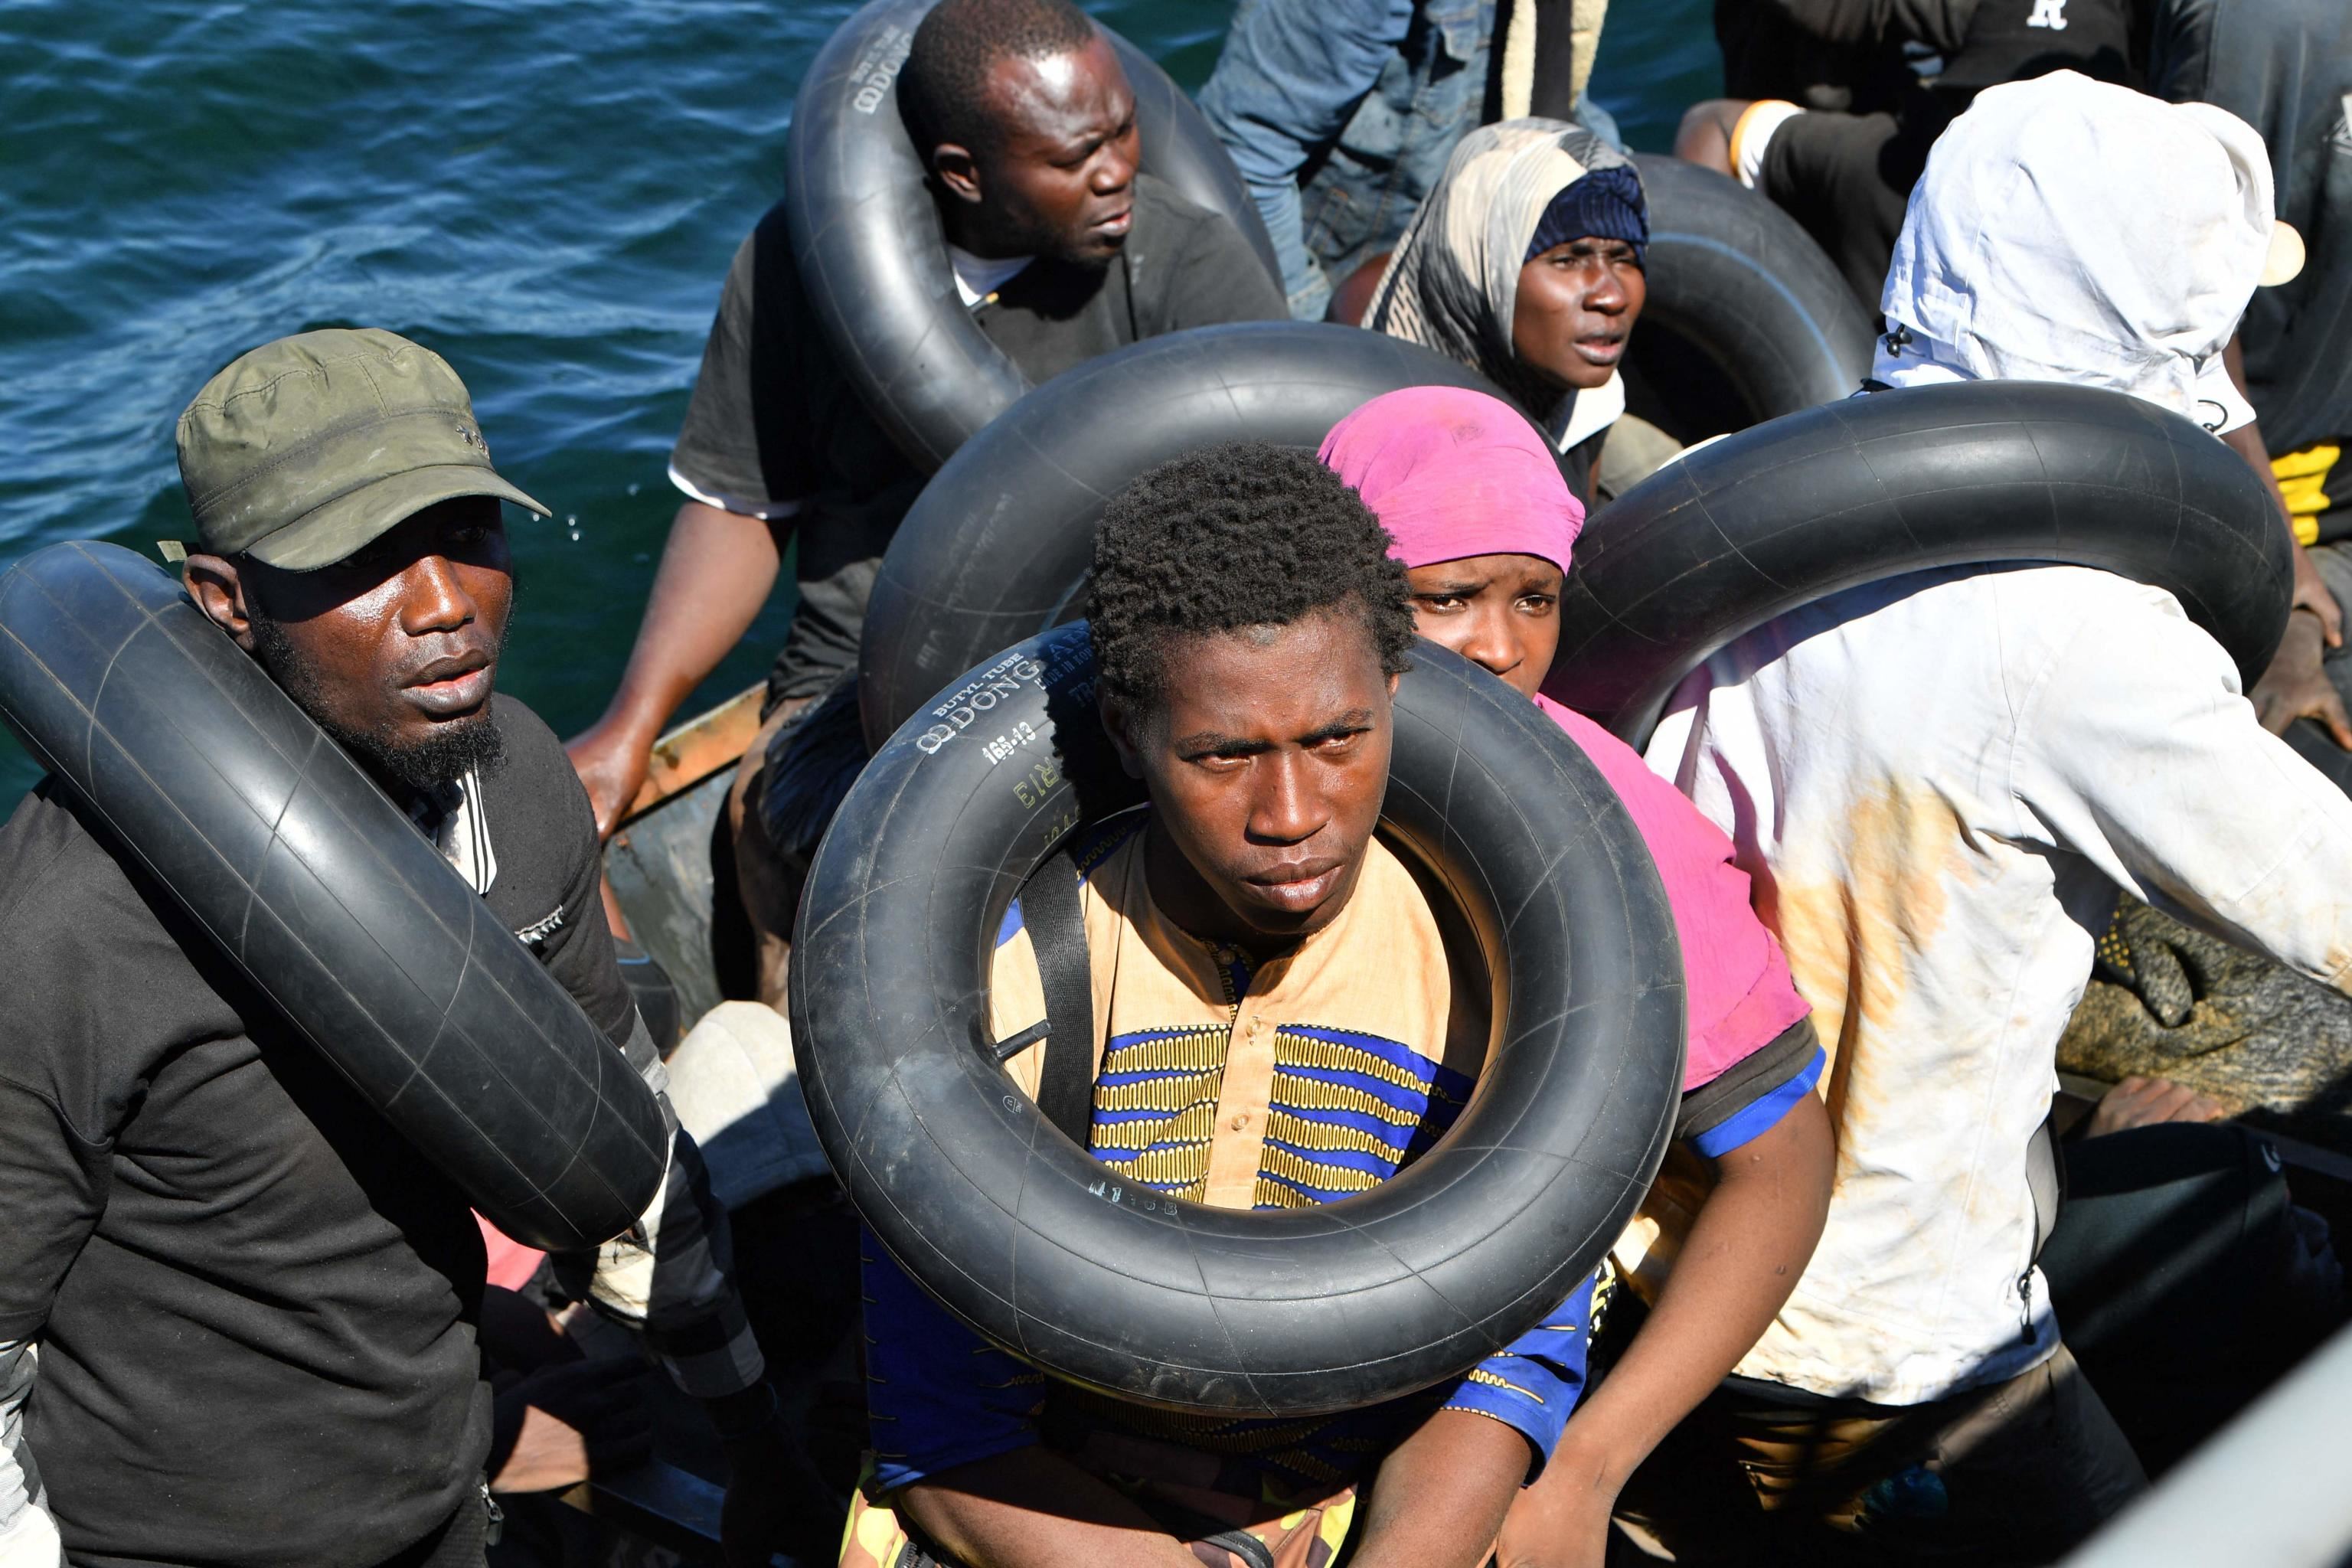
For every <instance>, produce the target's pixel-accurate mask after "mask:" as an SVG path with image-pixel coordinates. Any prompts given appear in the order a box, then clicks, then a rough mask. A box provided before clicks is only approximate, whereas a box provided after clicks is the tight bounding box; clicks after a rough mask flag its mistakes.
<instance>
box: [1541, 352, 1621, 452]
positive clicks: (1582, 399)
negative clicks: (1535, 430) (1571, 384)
mask: <svg viewBox="0 0 2352 1568" xmlns="http://www.w3.org/2000/svg"><path fill="white" fill-rule="evenodd" d="M1624 412H1625V378H1624V377H1623V376H1622V375H1619V374H1617V373H1616V372H1615V371H1613V370H1612V371H1611V372H1610V373H1609V379H1608V380H1607V381H1604V382H1602V383H1601V384H1600V385H1599V386H1595V387H1589V388H1587V389H1586V390H1584V391H1582V392H1571V393H1570V394H1569V395H1568V396H1567V397H1566V398H1564V399H1562V400H1561V402H1560V405H1559V408H1558V409H1556V410H1555V411H1554V412H1553V414H1552V418H1551V425H1550V431H1549V433H1550V435H1551V437H1552V445H1553V446H1555V447H1558V448H1559V450H1561V451H1563V452H1565V451H1567V450H1568V449H1569V448H1570V447H1573V446H1575V445H1576V444H1577V443H1578V442H1580V441H1582V440H1585V439H1587V438H1588V437H1591V435H1592V434H1593V432H1595V431H1597V430H1604V429H1606V428H1608V427H1609V426H1612V425H1614V424H1615V423H1617V420H1618V416H1621V415H1622V414H1623V413H1624Z"/></svg>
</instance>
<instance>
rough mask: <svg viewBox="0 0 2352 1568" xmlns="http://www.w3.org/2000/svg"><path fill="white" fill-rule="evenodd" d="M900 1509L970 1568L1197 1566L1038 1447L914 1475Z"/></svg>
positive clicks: (1080, 1473)
mask: <svg viewBox="0 0 2352 1568" xmlns="http://www.w3.org/2000/svg"><path fill="white" fill-rule="evenodd" d="M897 1508H898V1512H899V1513H900V1514H901V1515H902V1516H903V1517H904V1518H906V1519H907V1520H908V1521H911V1522H912V1523H913V1524H914V1525H915V1526H916V1527H917V1528H918V1529H919V1530H921V1531H923V1533H925V1534H926V1535H929V1537H931V1539H932V1540H934V1541H936V1542H938V1543H939V1544H940V1545H941V1546H943V1547H945V1548H946V1549H947V1551H948V1552H949V1554H950V1556H952V1557H954V1558H955V1560H956V1561H957V1562H959V1563H965V1564H967V1565H968V1568H1065V1565H1066V1568H1097V1564H1100V1563H1122V1564H1124V1563H1135V1564H1137V1565H1138V1568H1200V1563H1199V1560H1198V1559H1196V1558H1195V1557H1194V1556H1193V1555H1192V1552H1191V1550H1190V1549H1189V1548H1187V1547H1186V1546H1184V1545H1183V1544H1182V1543H1181V1542H1179V1541H1177V1540H1176V1538H1175V1537H1173V1536H1171V1535H1170V1534H1169V1533H1168V1532H1167V1531H1164V1530H1161V1529H1160V1527H1159V1526H1158V1525H1157V1524H1155V1523H1153V1522H1152V1521H1151V1518H1150V1515H1148V1514H1146V1513H1145V1512H1144V1511H1143V1510H1141V1509H1140V1508H1138V1507H1137V1506H1136V1505H1135V1504H1134V1503H1132V1502H1130V1501H1129V1500H1128V1499H1126V1498H1125V1497H1122V1496H1121V1495H1120V1494H1119V1493H1118V1491H1116V1490H1114V1489H1112V1488H1111V1487H1109V1486H1108V1485H1107V1484H1105V1483H1104V1482H1102V1481H1099V1480H1097V1479H1095V1478H1094V1477H1092V1476H1090V1475H1088V1474H1087V1472H1086V1471H1084V1470H1082V1469H1080V1468H1077V1466H1076V1465H1074V1464H1072V1463H1070V1462H1069V1461H1068V1460H1067V1459H1065V1458H1062V1457H1061V1456H1060V1455H1058V1454H1055V1453H1054V1452H1052V1451H1051V1450H1050V1449H1046V1448H1041V1447H1034V1446H1032V1447H1025V1448H1015V1449H1013V1451H1012V1452H1010V1453H1006V1454H998V1455H995V1456H993V1457H992V1458H986V1459H981V1460H977V1461H975V1462H973V1463H971V1464H969V1465H959V1466H957V1467H956V1468H954V1469H951V1470H947V1471H944V1472H942V1473H941V1474H940V1476H938V1477H937V1478H935V1479H927V1480H922V1481H918V1482H916V1483H915V1484H914V1485H913V1486H910V1487H908V1488H907V1489H905V1490H903V1491H901V1492H900V1493H899V1494H898V1502H897Z"/></svg>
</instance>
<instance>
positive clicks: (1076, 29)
mask: <svg viewBox="0 0 2352 1568" xmlns="http://www.w3.org/2000/svg"><path fill="white" fill-rule="evenodd" d="M1096 37H1097V33H1096V31H1095V25H1094V23H1093V22H1091V21H1089V20H1088V19H1087V14H1086V13H1085V12H1084V11H1081V10H1079V9H1078V8H1077V7H1076V5H1072V4H1070V0H940V4H939V5H934V6H933V7H931V9H930V12H929V14H928V15H927V16H924V17H923V19H922V21H920V22H919V23H918V24H917V25H916V26H915V37H914V40H913V42H911V43H910V44H909V45H908V48H907V62H906V64H904V65H902V66H900V67H899V68H898V115H899V118H900V119H902V120H904V121H906V123H907V132H908V135H910V136H911V137H913V138H914V141H915V146H916V150H917V152H919V153H920V154H921V155H922V160H923V163H925V165H926V166H928V165H929V163H930V161H931V149H933V148H934V147H937V146H938V145H939V144H940V142H957V143H959V144H960V145H961V146H964V147H967V148H971V149H974V150H984V149H988V148H992V147H994V146H995V145H996V144H997V142H998V140H999V134H998V127H997V124H996V121H995V117H994V116H993V115H992V114H991V113H990V111H989V107H988V77H989V73H990V72H991V71H992V70H994V69H995V68H996V62H997V61H999V60H1001V59H1003V58H1006V57H1007V56H1017V57H1019V58H1023V59H1032V60H1040V59H1050V58H1053V57H1055V56H1056V55H1066V54H1072V53H1075V52H1076V51H1077V50H1079V49H1083V48H1085V47H1087V45H1089V44H1091V43H1093V42H1094V41H1095V38H1096Z"/></svg>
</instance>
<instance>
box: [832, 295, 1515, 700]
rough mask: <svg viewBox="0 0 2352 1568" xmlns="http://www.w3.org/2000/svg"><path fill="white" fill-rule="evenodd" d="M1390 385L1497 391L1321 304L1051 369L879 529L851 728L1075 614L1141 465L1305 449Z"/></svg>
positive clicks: (922, 696) (1442, 360) (1433, 355)
mask: <svg viewBox="0 0 2352 1568" xmlns="http://www.w3.org/2000/svg"><path fill="white" fill-rule="evenodd" d="M1406 386H1466V387H1469V388H1471V389H1473V390H1474V391H1478V392H1484V393H1486V394H1488V395H1496V396H1499V395H1500V394H1498V393H1496V391H1495V388H1494V387H1493V385H1492V384H1490V383H1488V382H1487V381H1486V379H1485V378H1484V377H1483V376H1481V375H1479V374H1477V372H1475V371H1473V370H1470V369H1468V368H1467V367H1465V366H1463V365H1459V364H1456V363H1454V362H1453V361H1452V360H1450V359H1447V358H1445V357H1444V355H1442V354H1436V353H1431V352H1430V351H1429V350H1427V349H1424V348H1422V347H1420V346H1419V345H1417V344H1413V343H1408V342H1403V341H1402V340H1401V339H1397V338H1391V337H1383V336H1381V334H1380V333H1378V332H1367V331H1358V330H1357V329H1355V328H1353V327H1339V326H1330V325H1327V324H1325V323H1323V322H1320V321H1316V322H1307V321H1245V322H1240V323H1236V324H1234V325H1232V326H1223V327H1202V328H1197V329H1195V330H1193V331H1186V332H1171V333H1170V334H1169V335H1168V336H1166V337H1161V338H1153V339H1151V340H1150V341H1149V342H1140V343H1135V344H1132V345H1130V346H1129V347H1127V348H1124V349H1121V350H1119V351H1118V353H1109V354H1105V355H1103V356H1102V357H1101V358H1100V359H1096V360H1089V361H1088V362H1087V363H1085V364H1082V365H1079V366H1077V367H1076V368H1075V369H1073V370H1068V371H1065V372H1064V373H1063V374H1060V375H1057V376H1055V378H1054V379H1053V380H1052V381H1050V382H1048V383H1046V384H1045V385H1044V386H1041V387H1039V388H1038V389H1037V390H1036V391H1035V392H1034V393H1032V394H1030V395H1028V396H1027V397H1024V398H1023V399H1022V400H1021V402H1020V403H1019V404H1018V405H1015V406H1014V407H1013V409H1011V410H1010V411H1009V412H1007V413H1006V414H1005V415H1004V416H1003V418H1001V419H999V420H997V421H996V423H994V424H993V425H992V426H989V427H988V428H987V429H986V430H984V431H982V433H981V434H980V435H979V436H978V437H974V438H973V439H972V440H971V441H970V442H968V443H967V444H966V445H965V446H964V447H963V448H962V449H961V451H959V452H957V453H956V455H955V457H954V458H951V459H950V461H949V462H948V463H947V465H946V466H945V467H944V468H940V471H939V472H938V473H937V474H936V475H934V476H933V477H932V479H931V482H930V483H929V484H928V485H926V486H925V487H924V488H923V493H922V494H921V495H920V496H919V497H917V498H916V500H915V504H914V506H913V507H912V508H911V509H909V510H908V513H907V516H906V519H905V521H901V522H900V523H899V524H898V532H897V533H896V534H894V535H892V536H891V540H890V548H889V549H888V550H887V552H885V553H884V555H883V557H882V568H881V571H880V573H879V574H877V577H876V580H875V584H874V593H873V596H872V597H871V599H869V600H868V601H867V604H866V630H865V634H864V640H863V641H862V642H861V643H860V645H859V647H858V673H857V701H858V707H859V710H860V711H861V714H862V717H863V719H864V722H865V726H866V744H867V745H868V746H869V747H879V746H880V745H881V744H882V742H883V741H885V740H886V739H887V738H888V736H889V735H890V733H891V731H894V730H896V729H898V726H899V725H900V724H901V723H904V722H905V721H906V719H907V716H908V714H909V713H912V712H914V711H915V710H916V709H918V708H919V707H921V706H922V705H923V704H924V703H925V702H927V701H929V700H930V698H931V695H932V694H933V693H934V692H936V691H938V690H939V689H940V688H942V687H944V686H946V685H947V684H948V682H950V680H953V679H955V678H956V677H957V676H958V675H959V674H961V672H962V671H964V670H967V669H970V668H971V667H972V666H973V665H975V664H978V663H980V662H981V661H982V659H985V658H988V657H989V656H990V655H991V654H992V653H994V652H996V651H997V650H998V649H1000V648H1002V647H1005V646H1007V645H1008V644H1011V643H1014V642H1018V641H1020V640H1021V639H1022V638H1023V637H1031V636H1034V635H1035V634H1036V633H1038V632H1042V631H1044V630H1045V628H1046V627H1048V626H1057V625H1059V624H1060V623H1062V622H1064V621H1069V620H1075V619H1076V618H1077V616H1078V615H1079V614H1080V612H1081V610H1082V608H1083V602H1084V598H1085V588H1086V584H1087V575H1088V574H1089V572H1090V571H1091V570H1092V567H1093V563H1094V525H1095V522H1096V520H1097V519H1098V518H1100V517H1101V516H1102V512H1103V508H1104V507H1105V506H1106V505H1107V504H1108V502H1109V500H1110V498H1111V497H1112V496H1114V495H1117V494H1118V492H1119V491H1120V490H1121V489H1125V488H1126V486H1127V485H1128V483H1129V481H1131V480H1132V479H1135V477H1136V476H1137V475H1139V474H1140V473H1142V472H1143V471H1144V470H1145V469H1147V468H1151V467H1152V466H1153V465H1155V464H1158V463H1162V462H1165V461H1167V460H1168V459H1169V458H1175V457H1180V456H1181V455H1182V454H1184V453H1186V452H1190V451H1193V450H1196V449H1197V448H1199V447H1209V446H1213V445H1215V444H1216V443H1218V442H1220V441H1271V442H1273V443H1274V444H1275V445H1276V446H1284V447H1307V449H1308V450H1310V451H1312V450H1313V449H1314V448H1316V447H1319V446H1321V445H1322V442H1323V437H1325V436H1326V435H1328V433H1329V432H1330V429H1331V426H1334V425H1336V424H1338V423H1339V421H1340V420H1341V419H1342V418H1344V417H1345V416H1348V415H1349V414H1351V413H1353V412H1354V411H1355V410H1356V409H1358V408H1360V407H1361V406H1362V405H1364V404H1366V403H1368V402H1370V400H1371V399H1373V398H1375V397H1378V396H1379V395H1381V394H1382V393H1384V392H1394V391H1396V390H1398V389H1399V388H1400V387H1406Z"/></svg>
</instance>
